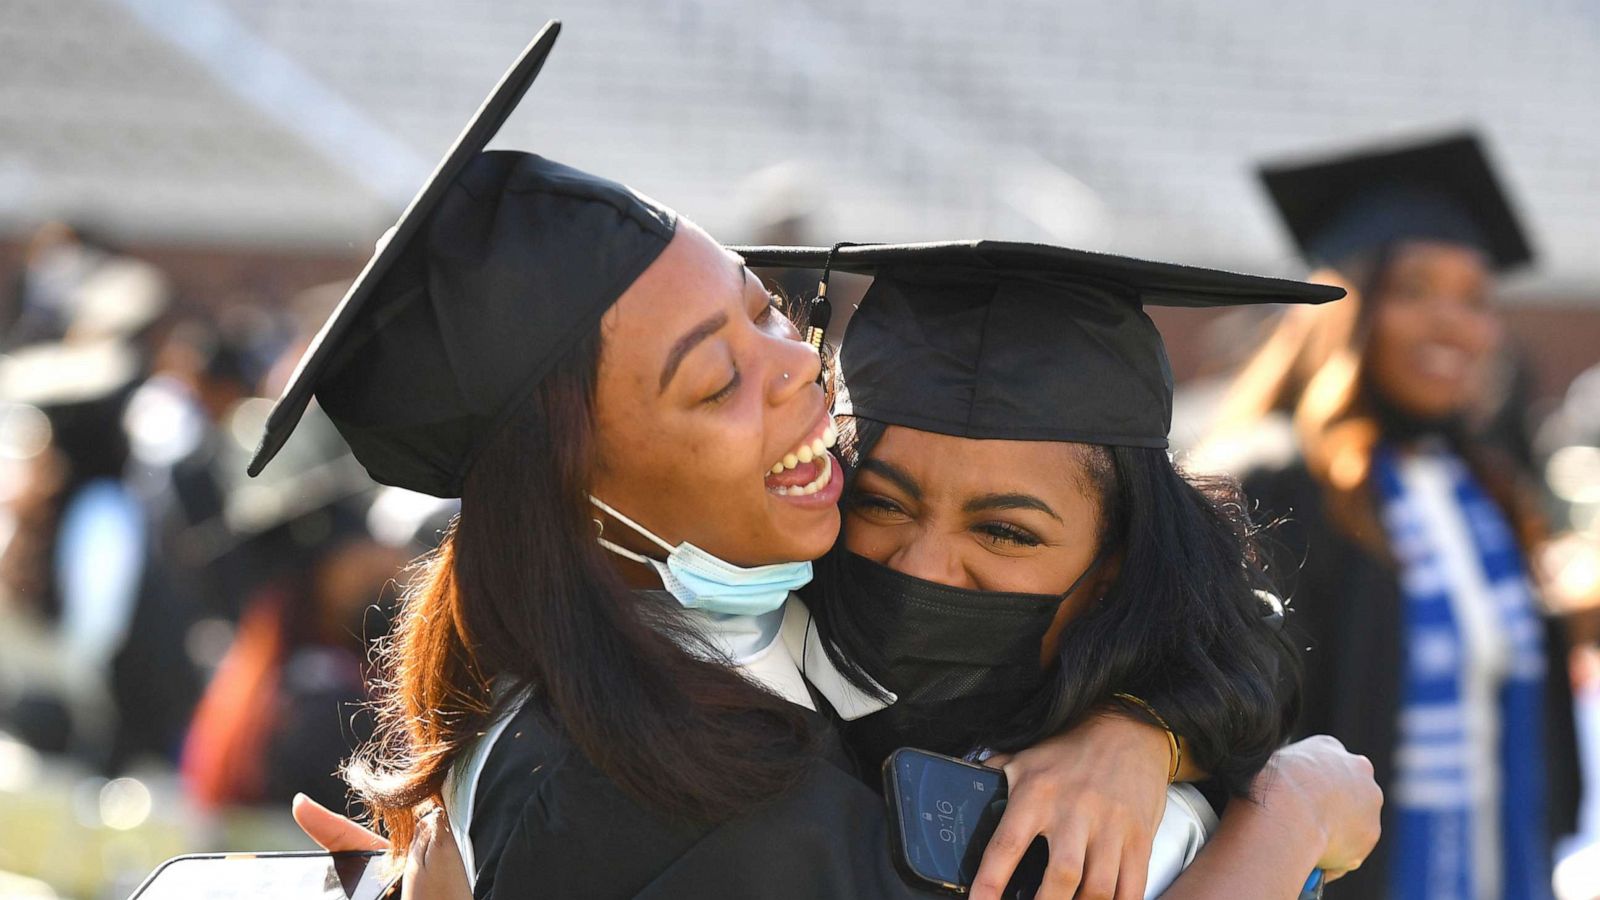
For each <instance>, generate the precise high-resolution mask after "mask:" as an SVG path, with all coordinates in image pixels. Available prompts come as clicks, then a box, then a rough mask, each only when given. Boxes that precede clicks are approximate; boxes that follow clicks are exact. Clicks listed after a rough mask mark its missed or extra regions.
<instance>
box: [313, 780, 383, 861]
mask: <svg viewBox="0 0 1600 900" xmlns="http://www.w3.org/2000/svg"><path fill="white" fill-rule="evenodd" d="M289 811H290V813H292V814H293V815H294V821H295V824H296V825H299V826H300V830H301V831H304V832H305V833H306V836H307V837H309V838H311V839H312V840H313V841H316V842H317V846H319V847H321V848H322V849H324V850H327V851H328V852H330V853H340V852H344V851H351V850H387V849H389V842H388V841H386V840H384V839H383V836H382V835H380V834H378V833H377V832H374V831H372V830H370V829H368V828H365V827H363V826H362V825H361V823H359V822H357V821H355V820H354V819H351V818H350V817H348V816H342V815H340V814H338V813H336V812H334V811H333V810H331V809H329V808H327V807H326V806H323V805H322V804H320V803H318V802H317V801H315V800H313V799H311V798H310V797H307V796H306V795H305V794H295V795H294V800H293V801H292V802H291V803H290V805H289Z"/></svg>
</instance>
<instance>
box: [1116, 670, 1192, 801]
mask: <svg viewBox="0 0 1600 900" xmlns="http://www.w3.org/2000/svg"><path fill="white" fill-rule="evenodd" d="M1112 696H1113V697H1114V698H1116V699H1117V700H1118V701H1119V702H1120V703H1122V704H1123V705H1124V708H1126V709H1127V710H1128V711H1129V712H1130V713H1132V715H1133V717H1134V718H1135V719H1142V720H1143V721H1145V722H1146V723H1147V724H1149V725H1150V726H1151V727H1152V728H1154V729H1155V730H1156V731H1157V732H1158V733H1159V734H1160V735H1161V736H1162V739H1163V740H1164V741H1165V743H1166V747H1167V784H1172V783H1173V782H1175V781H1177V780H1178V773H1179V771H1181V770H1182V768H1183V745H1182V743H1180V742H1179V740H1178V735H1177V732H1175V731H1173V730H1172V726H1171V725H1168V724H1167V720H1166V718H1165V717H1163V716H1162V715H1161V714H1160V713H1159V712H1156V709H1155V707H1153V706H1151V705H1150V704H1149V703H1148V702H1146V701H1145V700H1144V699H1143V698H1140V697H1137V696H1134V695H1133V694H1128V693H1116V694H1113V695H1112Z"/></svg>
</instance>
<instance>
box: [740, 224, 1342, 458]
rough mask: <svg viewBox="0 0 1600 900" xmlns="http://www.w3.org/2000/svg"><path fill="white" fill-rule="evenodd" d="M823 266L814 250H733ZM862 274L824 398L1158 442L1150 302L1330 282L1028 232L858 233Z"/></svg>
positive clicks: (1304, 293) (942, 420)
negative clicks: (917, 237) (908, 238)
mask: <svg viewBox="0 0 1600 900" xmlns="http://www.w3.org/2000/svg"><path fill="white" fill-rule="evenodd" d="M733 250H734V252H736V253H739V254H740V255H742V256H743V257H744V258H745V261H746V262H747V263H749V264H750V265H752V266H774V267H779V266H791V267H801V268H816V269H821V268H824V266H825V265H830V263H829V260H828V257H829V253H830V251H829V250H827V249H826V248H804V247H735V248H733ZM832 253H833V256H832V260H831V267H832V268H833V269H839V270H842V271H846V272H858V273H861V274H865V275H872V276H874V277H873V282H872V285H871V286H870V287H869V288H868V289H867V293H866V295H865V296H864V297H863V298H862V300H861V304H860V306H859V308H858V309H857V310H856V313H855V315H854V317H853V318H852V319H851V320H850V324H849V326H848V328H847V329H846V331H845V336H844V340H843V342H842V346H841V348H840V351H839V367H840V372H841V374H842V375H843V378H844V391H843V394H842V395H841V397H840V403H839V408H838V411H839V412H840V413H841V414H845V415H857V416H862V417H865V418H870V419H877V420H879V421H882V422H887V423H890V424H894V425H904V426H907V427H910V428H916V429H919V430H922V431H933V432H937V433H940V434H949V435H955V436H957V437H967V438H982V439H1001V440H1043V441H1077V442H1083V443H1094V444H1118V445H1125V446H1131V447H1165V446H1167V430H1168V428H1169V427H1170V426H1171V424H1172V369H1171V367H1170V366H1169V365H1168V363H1167V353H1166V348H1165V347H1164V346H1163V345H1162V343H1161V335H1160V333H1158V332H1157V331H1156V327H1155V325H1154V324H1153V323H1152V322H1151V321H1150V318H1149V317H1148V316H1147V315H1145V313H1144V309H1143V307H1144V306H1145V305H1146V304H1152V305H1156V306H1191V307H1199V306H1228V305H1234V304H1250V303H1322V302H1325V301H1328V300H1337V299H1338V298H1340V297H1342V296H1344V291H1343V290H1341V289H1339V288H1336V287H1328V286H1325V285H1314V284H1305V283H1303V282H1298V281H1286V280H1283V279H1279V278H1262V277H1259V276H1255V275H1235V274H1233V273H1231V272H1221V271H1217V270H1214V269H1199V268H1194V267H1191V266H1180V265H1174V264H1171V263H1158V262H1145V261H1143V260H1137V259H1129V258H1127V257H1122V256H1111V255H1108V254H1102V253H1090V252H1087V251H1083V250H1069V249H1066V248H1064V247H1051V246H1046V245H1042V244H1017V243H1003V242H997V241H967V242H960V243H939V244H900V245H891V244H866V245H857V246H845V247H840V248H838V249H836V250H835V251H832Z"/></svg>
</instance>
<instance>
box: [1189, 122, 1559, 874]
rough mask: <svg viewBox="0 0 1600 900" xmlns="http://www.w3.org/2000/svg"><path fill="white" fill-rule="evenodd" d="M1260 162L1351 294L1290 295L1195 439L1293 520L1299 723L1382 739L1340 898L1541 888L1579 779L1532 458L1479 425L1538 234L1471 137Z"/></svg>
mask: <svg viewBox="0 0 1600 900" xmlns="http://www.w3.org/2000/svg"><path fill="white" fill-rule="evenodd" d="M1263 176H1264V179H1265V181H1266V184H1267V187H1268V190H1269V191H1270V192H1271V194H1272V196H1273V199H1274V201H1275V202H1276V203H1277V205H1278V208H1279V211H1280V213H1281V214H1282V216H1283V218H1284V220H1285V221H1286V222H1287V225H1288V228H1289V230H1290V231H1291V232H1292V233H1293V235H1294V237H1295V239H1296V240H1297V241H1298V242H1299V244H1300V246H1301V248H1302V250H1303V252H1304V253H1305V254H1306V256H1307V257H1308V258H1309V259H1310V260H1311V262H1312V263H1313V265H1317V266H1321V268H1319V269H1318V270H1317V271H1316V272H1315V273H1313V275H1312V276H1311V277H1312V280H1321V281H1327V282H1330V283H1335V284H1339V285H1341V286H1343V287H1345V288H1346V289H1347V290H1349V292H1350V299H1348V300H1346V301H1345V302H1343V303H1340V304H1334V305H1333V306H1331V307H1328V308H1323V309H1304V310H1293V311H1291V312H1290V313H1288V314H1286V315H1285V316H1284V317H1283V319H1282V321H1281V323H1280V324H1279V326H1278V327H1277V329H1276V330H1275V331H1274V332H1273V333H1272V335H1271V336H1270V337H1269V338H1268V340H1267V341H1266V342H1265V343H1264V345H1263V346H1262V347H1261V349H1260V351H1259V352H1258V353H1257V354H1256V356H1255V357H1254V358H1253V359H1252V360H1251V361H1250V362H1249V363H1248V364H1247V365H1246V367H1245V368H1244V370H1243V373H1242V374H1241V376H1240V378H1239V380H1238V382H1237V384H1236V385H1235V387H1234V390H1233V392H1232V394H1231V396H1230V398H1229V399H1228V401H1226V403H1225V408H1224V412H1223V413H1222V418H1221V423H1222V424H1221V425H1220V426H1219V428H1220V431H1219V434H1218V436H1217V437H1216V439H1215V440H1214V441H1213V442H1212V443H1211V445H1210V447H1209V448H1208V449H1207V451H1205V456H1206V457H1207V458H1208V459H1207V462H1208V463H1209V464H1210V465H1214V466H1222V467H1225V468H1229V469H1231V470H1232V471H1234V472H1235V473H1236V474H1238V475H1240V476H1241V477H1242V479H1243V481H1244V484H1245V489H1246V493H1247V495H1248V496H1249V497H1250V498H1251V499H1252V500H1254V501H1255V502H1257V504H1258V509H1257V514H1258V517H1259V518H1258V521H1262V522H1269V523H1277V525H1276V527H1275V528H1274V529H1273V530H1272V531H1271V532H1270V534H1269V535H1268V540H1267V541H1266V543H1267V545H1268V547H1269V549H1270V550H1275V551H1276V552H1275V553H1274V562H1275V566H1276V568H1277V577H1278V579H1279V580H1280V582H1282V583H1285V584H1289V585H1292V586H1293V589H1292V591H1291V594H1290V597H1291V599H1290V602H1291V604H1292V608H1293V609H1294V610H1295V612H1296V615H1294V616H1293V617H1292V618H1291V622H1292V623H1293V624H1294V625H1295V626H1297V627H1298V628H1299V629H1300V630H1301V631H1302V633H1304V635H1305V636H1306V638H1307V641H1308V643H1309V645H1310V652H1309V654H1308V656H1307V658H1306V662H1307V684H1306V704H1305V715H1304V717H1303V721H1302V725H1303V728H1304V730H1305V731H1307V732H1313V733H1316V732H1327V733H1329V734H1333V735H1335V736H1336V737H1338V738H1340V739H1341V740H1343V741H1344V742H1345V743H1346V744H1347V745H1348V746H1349V747H1350V748H1351V749H1352V750H1353V751H1355V752H1358V753H1362V754H1365V755H1367V756H1369V757H1370V758H1371V759H1372V761H1373V764H1374V767H1375V769H1376V771H1377V777H1378V780H1379V783H1380V784H1381V785H1382V786H1383V788H1384V791H1385V794H1386V796H1387V798H1388V803H1387V808H1386V815H1385V827H1384V840H1383V842H1382V843H1381V844H1380V845H1379V848H1378V852H1377V853H1375V854H1374V856H1373V857H1372V858H1371V860H1370V861H1369V862H1368V864H1367V865H1366V866H1364V867H1363V868H1362V869H1360V870H1358V871H1357V872H1354V873H1352V874H1351V875H1350V876H1349V877H1348V878H1347V879H1345V880H1343V881H1341V882H1339V883H1337V884H1335V885H1332V886H1330V888H1329V895H1330V896H1343V897H1361V898H1381V897H1389V898H1394V900H1412V898H1417V900H1422V898H1433V897H1460V898H1476V900H1488V898H1499V900H1524V898H1543V897H1548V896H1550V891H1551V885H1550V876H1551V868H1552V852H1551V842H1552V837H1553V836H1554V835H1559V834H1564V833H1566V832H1568V831H1570V830H1571V824H1572V812H1573V805H1574V802H1575V800H1576V797H1577V794H1578V790H1577V782H1576V766H1575V745H1574V737H1573V732H1572V706H1571V695H1570V692H1569V684H1568V681H1567V678H1566V677H1565V666H1564V655H1563V654H1564V642H1563V640H1562V637H1561V636H1560V633H1559V629H1558V628H1557V627H1555V626H1554V624H1553V623H1551V622H1550V621H1549V620H1547V619H1546V618H1544V617H1543V615H1542V607H1541V605H1540V603H1539V600H1538V598H1537V596H1536V594H1535V592H1534V590H1533V586H1532V584H1531V579H1530V570H1529V566H1528V563H1527V559H1528V554H1530V553H1531V552H1533V551H1534V550H1535V549H1536V548H1537V547H1538V545H1539V541H1540V540H1541V537H1542V525H1541V521H1540V518H1539V515H1538V513H1537V508H1536V503H1535V501H1534V498H1533V495H1532V493H1531V492H1530V490H1529V485H1527V484H1525V483H1522V482H1520V481H1519V475H1520V474H1522V472H1523V471H1524V469H1523V468H1522V467H1521V466H1520V465H1519V464H1518V463H1517V462H1516V461H1514V460H1512V459H1509V458H1507V457H1506V456H1505V454H1504V451H1503V450H1502V449H1501V448H1499V447H1496V446H1493V445H1491V444H1489V443H1488V442H1486V441H1484V440H1481V439H1478V438H1476V437H1474V436H1473V434H1472V432H1471V431H1470V430H1469V428H1468V427H1467V423H1466V419H1467V416H1468V414H1469V412H1470V411H1471V410H1473V409H1474V408H1475V407H1476V406H1478V405H1479V404H1480V403H1481V399H1482V398H1481V396H1480V395H1481V392H1482V391H1483V390H1484V387H1485V375H1486V373H1485V371H1484V370H1485V364H1486V362H1487V361H1488V360H1489V358H1490V356H1491V353H1492V352H1493V351H1494V350H1495V348H1496V344H1497V342H1498V340H1499V337H1500V324H1499V321H1498V319H1497V317H1496V315H1495V313H1494V311H1493V309H1492V308H1491V306H1490V297H1491V295H1492V293H1493V289H1494V285H1495V278H1496V275H1497V274H1498V273H1499V272H1501V271H1503V270H1505V269H1507V268H1510V267H1513V266H1516V265H1519V264H1522V263H1525V262H1527V261H1528V260H1529V259H1530V256H1531V254H1530V251H1529V249H1528V246H1527V243H1526V240H1525V239H1524V237H1523V234H1522V231H1521V229H1520V227H1519V225H1518V224H1517V221H1516V219H1515V218H1514V216H1513V214H1512V211H1511V209H1510V206H1509V204H1508V202H1507V201H1506V199H1505V197H1504V195H1503V194H1502V192H1501V189H1500V188H1499V186H1498V184H1497V182H1496V180H1495V178H1494V175H1493V173H1492V171H1491V170H1490V168H1489V164H1488V161H1487V159H1486V158H1485V156H1484V154H1483V151H1482V149H1481V147H1480V146H1479V143H1478V141H1477V139H1476V138H1475V137H1473V136H1471V135H1461V136H1455V137H1449V138H1445V139H1441V140H1438V141H1433V142H1428V143H1425V144H1418V145H1413V146H1402V147H1383V148H1378V149H1375V150H1368V151H1364V152H1359V153H1356V154H1352V155H1350V156H1347V157H1343V158H1339V159H1333V160H1325V161H1316V162H1312V163H1303V162H1297V163H1294V164H1290V165H1284V166H1274V167H1269V168H1267V169H1265V170H1264V172H1263Z"/></svg>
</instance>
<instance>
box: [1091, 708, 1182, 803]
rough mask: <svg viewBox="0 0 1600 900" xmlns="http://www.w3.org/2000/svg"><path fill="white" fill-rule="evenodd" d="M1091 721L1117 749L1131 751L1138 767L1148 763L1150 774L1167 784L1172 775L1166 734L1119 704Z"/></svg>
mask: <svg viewBox="0 0 1600 900" xmlns="http://www.w3.org/2000/svg"><path fill="white" fill-rule="evenodd" d="M1092 721H1093V722H1094V724H1093V726H1091V727H1094V728H1097V729H1100V730H1102V731H1103V732H1105V733H1107V734H1108V735H1114V739H1115V740H1116V741H1117V742H1118V745H1119V746H1124V747H1129V748H1131V749H1133V750H1134V751H1135V753H1134V754H1132V755H1133V756H1134V757H1135V758H1137V759H1138V760H1140V762H1141V765H1142V764H1143V763H1145V762H1148V763H1149V768H1150V771H1151V772H1152V773H1159V775H1160V777H1161V780H1162V781H1168V775H1170V774H1171V771H1172V745H1171V743H1170V742H1169V740H1168V739H1167V732H1166V731H1164V730H1163V729H1162V728H1161V727H1160V726H1159V725H1155V724H1153V723H1152V722H1150V720H1149V719H1147V718H1145V717H1143V716H1140V715H1137V714H1135V713H1133V712H1131V711H1129V710H1128V709H1127V708H1126V707H1124V706H1122V705H1120V704H1118V705H1112V706H1107V707H1105V708H1103V709H1102V710H1101V711H1100V714H1099V715H1098V716H1096V717H1095V718H1094V719H1093V720H1092ZM1168 783H1169V784H1170V783H1171V782H1170V781H1168Z"/></svg>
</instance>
